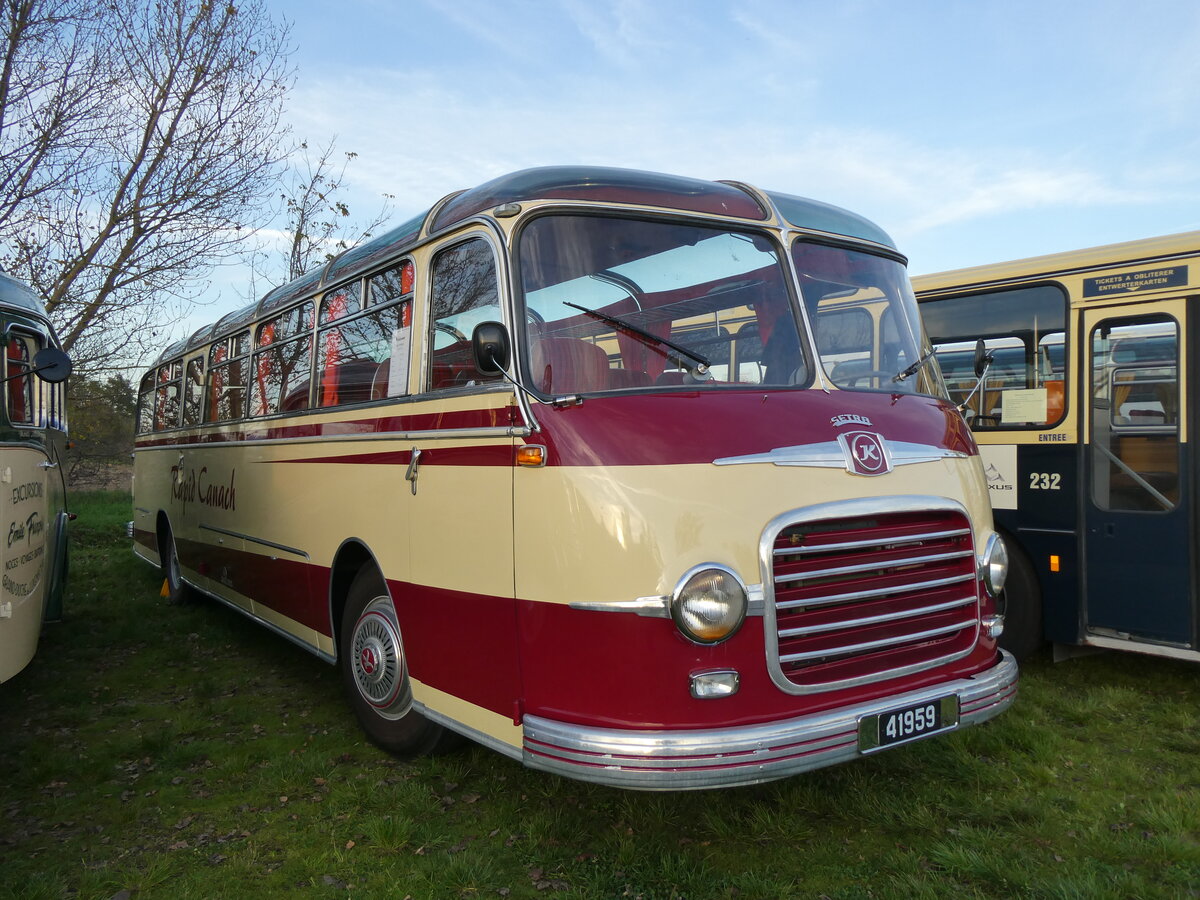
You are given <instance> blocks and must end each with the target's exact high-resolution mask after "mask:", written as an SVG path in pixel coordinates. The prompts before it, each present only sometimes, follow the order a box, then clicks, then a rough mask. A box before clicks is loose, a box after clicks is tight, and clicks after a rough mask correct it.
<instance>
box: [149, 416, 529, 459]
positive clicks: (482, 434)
mask: <svg viewBox="0 0 1200 900" xmlns="http://www.w3.org/2000/svg"><path fill="white" fill-rule="evenodd" d="M335 424H336V423H335ZM532 433H533V432H532V431H531V430H530V429H528V428H520V427H516V426H511V425H502V426H496V427H489V428H445V429H442V430H440V431H372V432H370V433H367V434H323V435H320V436H317V437H296V438H265V437H264V438H250V439H248V440H241V441H190V442H188V443H186V444H156V445H154V446H153V447H137V446H135V447H134V448H133V452H134V453H152V452H154V451H156V450H176V451H178V450H190V451H196V450H216V449H220V448H224V447H262V446H266V445H270V446H272V447H277V446H283V445H300V444H327V443H339V444H342V443H369V442H372V441H458V440H469V439H472V438H479V439H485V440H486V439H488V438H513V437H519V438H526V437H529V436H530V435H531V434H532Z"/></svg>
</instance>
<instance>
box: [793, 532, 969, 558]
mask: <svg viewBox="0 0 1200 900" xmlns="http://www.w3.org/2000/svg"><path fill="white" fill-rule="evenodd" d="M970 534H971V529H970V528H956V529H954V530H953V531H931V532H929V533H928V534H917V535H913V536H912V537H908V538H905V539H904V540H903V541H895V542H894V543H906V544H913V543H917V542H919V541H934V540H941V539H944V538H954V537H963V536H964V535H967V536H969V535H970ZM879 544H880V540H879V538H870V539H867V540H863V541H846V542H844V543H841V544H823V545H820V546H816V547H802V546H801V547H779V548H777V549H776V550H775V556H776V557H780V556H787V555H790V554H808V553H826V552H829V551H832V550H858V549H860V548H862V547H878V546H879Z"/></svg>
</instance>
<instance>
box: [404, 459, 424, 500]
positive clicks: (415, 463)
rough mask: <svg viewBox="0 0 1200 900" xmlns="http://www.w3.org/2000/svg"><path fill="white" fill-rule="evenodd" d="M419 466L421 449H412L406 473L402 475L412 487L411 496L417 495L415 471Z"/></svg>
mask: <svg viewBox="0 0 1200 900" xmlns="http://www.w3.org/2000/svg"><path fill="white" fill-rule="evenodd" d="M420 465H421V449H420V448H419V447H413V449H412V459H411V460H410V461H409V463H408V471H407V472H405V473H404V480H405V481H407V482H408V483H409V484H411V485H412V492H413V496H416V493H417V469H418V467H419V466H420Z"/></svg>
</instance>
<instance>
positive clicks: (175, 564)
mask: <svg viewBox="0 0 1200 900" xmlns="http://www.w3.org/2000/svg"><path fill="white" fill-rule="evenodd" d="M158 546H159V558H160V559H161V561H162V566H161V568H162V573H163V581H164V582H165V583H164V585H163V587H164V589H165V593H166V597H167V600H168V601H169V602H171V603H175V604H182V603H195V602H196V599H197V594H196V592H195V591H194V590H192V588H191V587H190V586H189V585H188V584H187V583H186V582H185V581H184V580H183V570H182V569H181V568H180V565H179V552H178V551H177V550H176V549H175V535H174V534H173V533H172V532H171V526H170V525H167V524H165V523H164V524H163V526H162V527H161V529H160V530H159V534H158Z"/></svg>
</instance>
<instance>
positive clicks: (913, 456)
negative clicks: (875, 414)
mask: <svg viewBox="0 0 1200 900" xmlns="http://www.w3.org/2000/svg"><path fill="white" fill-rule="evenodd" d="M879 439H880V441H881V442H882V444H883V448H884V451H885V452H886V453H887V454H888V458H889V459H890V460H891V463H892V465H894V466H910V465H913V464H915V463H925V462H936V461H937V460H940V459H966V458H967V454H966V453H963V452H962V451H960V450H947V449H945V448H944V447H935V446H933V445H932V444H913V443H909V442H907V441H890V440H888V439H887V438H885V437H883V436H882V435H881V436H880V438H879ZM755 463H771V464H772V465H776V466H806V467H809V468H817V469H846V470H847V471H852V464H851V462H850V460H849V459H848V458H847V456H846V453H845V451H844V450H843V449H842V445H841V444H840V443H838V442H837V441H824V442H822V443H819V444H799V445H796V446H793V447H777V448H775V449H774V450H769V451H767V452H766V453H751V454H748V455H746V456H725V457H722V458H720V459H714V460H713V465H714V466H744V465H752V464H755Z"/></svg>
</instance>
